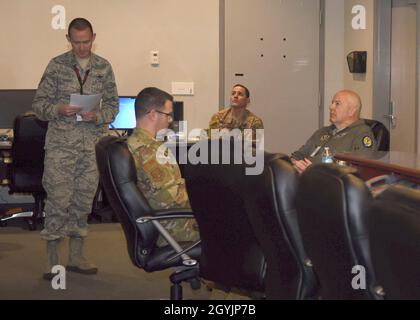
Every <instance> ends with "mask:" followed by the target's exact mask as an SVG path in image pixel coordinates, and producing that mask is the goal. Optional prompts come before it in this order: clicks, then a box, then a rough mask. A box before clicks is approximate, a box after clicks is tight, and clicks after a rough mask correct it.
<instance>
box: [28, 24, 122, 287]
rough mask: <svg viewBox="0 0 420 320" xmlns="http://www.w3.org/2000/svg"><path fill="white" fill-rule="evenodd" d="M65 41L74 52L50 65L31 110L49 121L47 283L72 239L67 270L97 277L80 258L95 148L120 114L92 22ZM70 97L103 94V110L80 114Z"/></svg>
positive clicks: (74, 28)
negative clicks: (61, 248)
mask: <svg viewBox="0 0 420 320" xmlns="http://www.w3.org/2000/svg"><path fill="white" fill-rule="evenodd" d="M67 39H68V41H69V42H70V44H71V46H72V50H71V51H69V52H66V53H64V54H62V55H60V56H58V57H56V58H54V59H52V60H51V61H50V63H49V64H48V66H47V69H46V70H45V72H44V74H43V76H42V78H41V81H40V84H39V87H38V90H37V92H36V96H35V99H34V101H33V105H32V107H33V110H34V111H35V113H36V115H37V117H38V118H39V119H41V120H45V121H49V125H48V131H47V135H46V141H45V162H44V176H43V186H44V189H45V191H46V193H47V199H46V203H45V224H44V229H43V230H42V231H41V237H42V239H44V240H47V255H48V267H47V271H46V272H45V273H44V278H45V279H51V278H52V277H53V276H54V275H53V274H52V273H51V268H52V266H54V265H57V264H59V259H58V257H59V244H60V242H61V240H62V239H63V238H64V237H65V236H69V237H70V240H69V262H68V265H67V269H68V270H69V271H74V272H79V273H84V274H94V273H96V272H97V268H96V267H95V266H94V265H93V264H91V263H89V262H88V261H87V260H86V259H85V258H84V256H83V253H82V249H83V242H84V238H85V237H86V236H87V233H88V224H87V218H88V215H89V213H90V212H91V211H92V203H93V198H94V196H95V192H96V189H97V187H98V172H97V167H96V159H95V144H96V142H97V141H98V140H99V138H100V137H101V136H103V135H104V133H105V128H106V124H108V123H110V122H112V121H113V119H114V118H115V116H116V114H117V113H118V93H117V88H116V84H115V80H114V73H113V71H112V67H111V65H110V64H109V62H108V61H107V60H105V59H103V58H101V57H99V56H97V55H95V54H93V53H92V52H91V48H92V43H93V41H94V40H95V34H94V33H93V29H92V26H91V24H90V23H89V21H87V20H86V19H83V18H77V19H74V20H73V21H72V22H71V23H70V25H69V30H68V35H67ZM72 93H77V94H86V95H89V94H102V102H101V105H100V107H99V109H98V110H95V111H90V112H81V110H80V107H75V106H71V105H69V103H70V95H71V94H72ZM76 114H78V116H79V117H80V118H81V119H79V120H81V121H78V120H77V119H76Z"/></svg>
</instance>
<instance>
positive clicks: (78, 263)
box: [66, 237, 98, 274]
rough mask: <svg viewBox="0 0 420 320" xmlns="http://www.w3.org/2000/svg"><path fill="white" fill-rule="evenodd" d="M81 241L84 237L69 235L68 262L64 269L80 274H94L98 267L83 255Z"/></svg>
mask: <svg viewBox="0 0 420 320" xmlns="http://www.w3.org/2000/svg"><path fill="white" fill-rule="evenodd" d="M83 242H84V239H83V238H81V237H70V241H69V263H68V264H67V267H66V270H67V271H72V272H77V273H82V274H96V273H98V268H97V267H96V266H95V265H94V264H92V263H90V262H89V261H88V260H87V259H86V258H85V257H84V256H83Z"/></svg>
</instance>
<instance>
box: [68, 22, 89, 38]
mask: <svg viewBox="0 0 420 320" xmlns="http://www.w3.org/2000/svg"><path fill="white" fill-rule="evenodd" d="M71 29H76V30H79V31H81V30H86V29H90V32H92V34H93V28H92V24H91V23H90V22H89V21H88V20H87V19H85V18H75V19H73V20H72V21H71V22H70V24H69V29H68V31H67V34H68V35H69V36H70V30H71Z"/></svg>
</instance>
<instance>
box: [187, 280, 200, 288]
mask: <svg viewBox="0 0 420 320" xmlns="http://www.w3.org/2000/svg"><path fill="white" fill-rule="evenodd" d="M189 283H190V286H191V289H193V290H198V289H200V288H201V281H200V279H191V280H190V281H189Z"/></svg>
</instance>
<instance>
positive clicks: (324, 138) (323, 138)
mask: <svg viewBox="0 0 420 320" xmlns="http://www.w3.org/2000/svg"><path fill="white" fill-rule="evenodd" d="M329 138H330V135H329V134H325V135H323V136H322V137H321V142H324V141H327V140H328V139H329Z"/></svg>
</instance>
